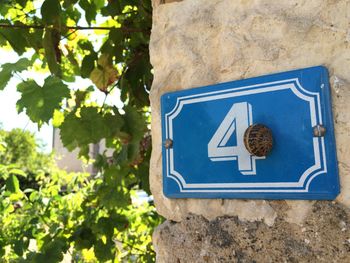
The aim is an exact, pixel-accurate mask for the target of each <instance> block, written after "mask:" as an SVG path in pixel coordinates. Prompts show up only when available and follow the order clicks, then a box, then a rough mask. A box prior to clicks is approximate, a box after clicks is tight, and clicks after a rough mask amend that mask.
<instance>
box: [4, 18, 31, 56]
mask: <svg viewBox="0 0 350 263" xmlns="http://www.w3.org/2000/svg"><path fill="white" fill-rule="evenodd" d="M0 22H1V23H4V24H10V22H9V21H7V20H0ZM19 24H20V23H19ZM20 25H21V24H20ZM0 36H2V37H3V38H5V39H6V40H7V41H8V43H9V44H10V45H11V47H12V48H13V50H14V51H15V52H17V54H18V55H22V54H23V53H24V52H25V51H26V45H27V40H26V39H25V37H24V34H23V29H20V28H16V29H10V28H1V29H0Z"/></svg>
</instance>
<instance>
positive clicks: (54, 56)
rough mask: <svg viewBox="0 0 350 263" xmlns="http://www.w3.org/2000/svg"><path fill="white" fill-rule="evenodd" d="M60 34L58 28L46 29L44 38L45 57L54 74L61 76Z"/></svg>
mask: <svg viewBox="0 0 350 263" xmlns="http://www.w3.org/2000/svg"><path fill="white" fill-rule="evenodd" d="M59 38H60V35H59V33H58V31H57V30H51V29H49V30H46V31H45V35H44V38H43V47H44V49H45V58H46V61H47V64H48V66H49V69H50V71H51V73H52V74H54V75H56V76H58V77H60V76H61V75H62V72H61V66H60V65H59V62H60V55H61V54H60V52H61V51H60V50H59V41H60V39H59Z"/></svg>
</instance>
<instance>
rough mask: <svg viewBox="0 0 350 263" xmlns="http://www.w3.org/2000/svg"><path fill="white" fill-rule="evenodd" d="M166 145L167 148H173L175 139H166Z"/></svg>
mask: <svg viewBox="0 0 350 263" xmlns="http://www.w3.org/2000/svg"><path fill="white" fill-rule="evenodd" d="M164 147H165V148H166V149H169V148H172V147H173V140H171V139H166V140H165V142H164Z"/></svg>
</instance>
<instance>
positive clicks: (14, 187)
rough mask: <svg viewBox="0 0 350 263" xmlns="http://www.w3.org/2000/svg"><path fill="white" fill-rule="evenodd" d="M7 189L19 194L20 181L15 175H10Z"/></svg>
mask: <svg viewBox="0 0 350 263" xmlns="http://www.w3.org/2000/svg"><path fill="white" fill-rule="evenodd" d="M6 189H7V190H8V191H10V192H11V193H18V192H19V190H20V189H19V181H18V178H17V177H16V176H15V175H10V176H9V178H7V180H6Z"/></svg>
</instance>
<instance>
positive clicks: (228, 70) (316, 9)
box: [150, 0, 350, 262]
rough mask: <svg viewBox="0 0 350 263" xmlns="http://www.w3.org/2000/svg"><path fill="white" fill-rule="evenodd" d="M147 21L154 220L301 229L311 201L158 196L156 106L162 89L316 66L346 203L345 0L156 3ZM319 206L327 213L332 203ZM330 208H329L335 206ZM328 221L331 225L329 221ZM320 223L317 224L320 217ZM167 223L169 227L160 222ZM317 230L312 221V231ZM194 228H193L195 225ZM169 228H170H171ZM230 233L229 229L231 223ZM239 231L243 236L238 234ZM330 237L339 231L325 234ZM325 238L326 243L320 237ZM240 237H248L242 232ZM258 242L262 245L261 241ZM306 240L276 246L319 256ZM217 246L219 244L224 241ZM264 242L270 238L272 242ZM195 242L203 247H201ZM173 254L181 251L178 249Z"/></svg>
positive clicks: (349, 11)
mask: <svg viewBox="0 0 350 263" xmlns="http://www.w3.org/2000/svg"><path fill="white" fill-rule="evenodd" d="M155 2H157V0H155V1H154V4H155ZM153 17H154V20H153V29H152V35H151V43H150V55H151V63H152V65H153V66H154V82H153V87H152V90H151V95H150V98H151V104H152V135H153V153H152V159H151V168H150V171H151V189H152V193H153V195H154V199H155V204H156V207H157V210H158V212H159V213H160V214H161V215H163V216H165V217H166V218H167V219H170V220H174V221H181V220H182V219H184V218H186V216H188V214H190V213H192V214H197V215H202V216H203V217H204V218H206V219H209V220H214V221H212V222H217V223H215V224H218V225H221V224H224V223H223V222H224V221H225V219H224V218H221V219H218V220H219V221H215V218H216V217H217V216H223V215H225V216H238V219H237V220H243V221H245V222H252V223H244V224H246V226H247V227H250V226H251V225H254V224H258V226H261V231H263V230H264V231H266V232H267V233H270V234H277V233H275V232H271V231H273V230H272V229H270V228H269V227H268V226H272V225H273V224H275V225H278V226H280V227H281V228H279V229H280V230H281V231H282V226H286V227H287V230H288V231H289V230H290V232H289V233H291V235H292V236H293V235H294V232H293V231H294V228H293V225H294V224H293V225H288V224H287V223H286V222H289V223H296V224H299V225H302V224H303V222H304V220H307V218H309V217H308V214H309V213H311V211H312V209H313V208H312V207H314V206H313V202H310V201H288V202H283V203H280V202H279V201H263V200H260V201H257V200H250V201H244V200H198V199H197V200H196V199H186V200H184V199H177V200H175V199H172V200H170V199H167V198H165V197H164V195H163V193H162V175H161V174H162V162H161V145H162V142H161V125H160V105H159V102H160V96H161V95H162V94H163V93H165V92H169V91H174V90H181V89H188V88H192V87H198V86H203V85H209V84H214V83H219V82H225V81H232V80H237V79H242V78H248V77H253V76H259V75H263V74H269V73H274V72H280V71H287V70H292V69H296V68H303V67H309V66H314V65H320V64H322V65H325V66H327V67H328V69H329V71H330V75H331V86H332V93H333V105H334V107H333V110H334V117H335V129H336V140H337V154H338V159H339V170H340V176H341V187H342V190H341V191H342V192H341V194H340V195H339V197H338V199H337V201H339V202H340V203H342V204H344V205H347V206H349V205H350V176H349V172H350V147H349V141H350V103H349V101H350V74H349V68H350V30H349V28H350V27H349V21H350V1H349V0H337V1H336V0H282V1H274V0H237V1H232V0H185V1H182V2H174V3H171V4H162V5H157V7H156V8H155V9H154V14H153ZM325 207H328V208H329V209H332V205H331V204H329V206H327V205H326V206H325ZM337 207H338V206H336V205H334V209H336V208H337ZM281 211H285V212H284V215H285V218H284V220H285V221H283V224H282V221H279V220H278V218H277V215H278V214H279V213H281ZM327 211H328V210H327ZM329 211H331V210H329ZM330 216H331V215H330ZM200 218H201V217H198V218H197V219H193V220H202V221H203V224H204V225H203V229H202V230H203V231H209V230H208V229H209V226H210V224H214V223H209V222H207V221H206V220H205V219H203V218H202V219H200ZM333 218H334V220H338V219H337V218H336V217H335V216H333ZM316 219H317V218H315V220H316ZM231 220H232V219H231ZM256 220H258V221H263V222H264V223H266V224H267V225H264V224H262V223H254V221H256ZM327 220H331V218H329V219H327ZM344 220H345V219H344ZM185 222H187V221H185ZM191 222H192V221H191ZM193 222H194V221H193ZM232 222H234V220H233V221H232ZM237 222H238V221H237ZM315 222H316V221H315ZM320 222H321V223H322V220H321V221H320ZM184 224H185V225H184ZM198 224H200V223H199V222H198ZM237 224H238V223H237ZM244 224H243V223H239V224H238V225H239V226H242V227H243V226H244ZM250 224H251V225H250ZM166 225H168V226H170V225H171V224H170V223H166ZM316 225H317V224H316V223H315V226H314V227H316ZM185 226H186V223H184V222H183V223H181V224H180V225H179V227H185ZM193 226H195V224H194V223H193ZM174 227H175V228H177V226H176V225H175V226H174ZM197 227H200V226H197ZM334 227H335V226H334ZM233 228H234V225H232V229H233ZM206 229H207V230H206ZM259 229H260V227H259ZM188 230H189V231H190V229H188ZM174 231H175V230H174ZM222 231H224V230H222ZM225 231H228V230H225ZM230 231H231V230H230ZM269 231H270V232H269ZM295 231H296V230H295ZM315 231H316V230H315ZM320 231H321V229H320ZM334 231H335V230H334ZM171 233H175V232H171ZM179 233H180V232H179ZM239 233H241V234H242V238H243V234H244V232H242V231H241V232H238V234H239ZM259 233H260V232H259ZM286 233H288V232H286ZM315 233H316V232H315ZM319 233H321V232H319ZM322 233H323V232H322ZM335 233H338V232H334V233H332V234H331V235H334V234H335ZM257 234H258V233H257ZM309 234H310V235H313V234H312V233H309ZM213 235H214V234H213ZM213 235H212V237H214V236H213ZM281 235H282V233H280V236H278V238H280V239H281V240H282V239H283V236H281ZM300 235H301V234H300ZM303 235H307V233H304V234H303ZM303 235H301V236H303ZM156 236H157V235H156ZM232 236H233V239H232V240H233V241H232V240H231V241H227V242H229V243H230V242H232V244H234V242H237V241H236V237H235V235H233V234H232ZM324 237H325V238H326V235H324ZM342 237H343V235H342ZM247 238H248V239H249V235H248V236H247ZM271 238H272V237H271ZM348 238H349V237H348ZM186 240H187V241H186V242H189V240H191V239H187V238H186ZM203 240H204V239H203ZM264 240H265V241H267V239H264ZM288 240H290V241H288ZM295 240H298V241H295ZM310 240H312V243H311V244H306V245H307V246H306V245H305V242H304V243H300V242H301V241H300V240H299V239H297V237H293V238H292V237H290V238H289V237H288V236H287V237H286V241H285V242H284V243H283V244H285V243H286V242H289V243H288V244H289V245H288V244H287V248H288V247H289V248H293V247H294V248H295V250H296V251H294V252H293V251H291V252H290V253H289V254H290V255H291V257H294V256H297V254H296V253H299V254H300V255H304V254H305V255H304V256H303V257H305V258H306V257H307V255H309V254H308V253H311V254H310V255H311V256H315V255H316V254H315V253H316V252H317V251H318V250H317V249H320V253H321V255H322V253H323V252H322V251H323V250H322V249H321V247H317V245H316V243H317V242H316V241H317V240H318V239H317V237H316V236H313V239H311V236H310ZM220 242H221V241H220ZM222 242H223V243H224V244H226V243H225V242H226V241H222ZM242 242H243V241H242ZM247 242H248V241H247ZM271 242H276V241H273V240H272V239H271ZM337 242H338V241H337ZM339 242H341V241H339ZM342 242H343V241H342ZM344 242H345V241H344ZM314 243H315V244H314ZM169 244H170V243H169ZM201 244H202V243H201ZM232 244H231V243H230V245H229V246H228V247H231V246H233V245H232ZM247 244H248V243H247ZM259 244H260V241H259ZM301 244H302V245H301ZM202 245H203V246H204V245H205V246H209V245H206V244H204V243H203V244H202ZM304 245H305V246H304ZM164 246H166V245H165V244H164ZM255 246H258V245H255ZM341 246H344V245H340V243H339V246H338V245H337V246H336V247H334V249H343V248H342V247H341ZM305 247H306V248H307V249H305ZM309 247H310V249H309ZM327 247H328V248H329V249H330V247H331V244H328V245H327ZM185 249H186V248H184V250H185ZM198 249H199V248H198ZM257 249H258V248H256V250H255V251H256V252H257V251H258V250H257ZM290 250H293V249H290ZM198 251H199V250H198ZM222 251H224V250H222ZM251 251H254V249H253V250H251ZM342 251H343V250H342ZM178 253H179V254H181V253H182V252H181V253H180V252H179V251H178ZM220 253H221V252H220ZM222 253H224V252H222ZM225 253H226V252H225ZM227 253H229V252H227ZM235 253H236V256H237V257H238V258H239V257H246V256H247V257H248V254H247V255H246V254H244V255H242V256H239V255H240V254H239V253H243V252H239V251H236V252H235ZM244 253H247V252H244ZM276 253H277V252H276ZM198 255H199V254H198ZM222 255H223V254H222ZM227 255H228V254H227ZM249 255H250V254H249ZM260 256H261V257H263V256H266V255H260ZM249 257H251V256H249ZM249 257H248V258H249ZM339 257H340V256H339ZM218 258H219V257H218ZM251 258H253V257H251ZM286 260H287V259H286ZM218 261H219V260H218ZM282 261H283V260H282ZM282 261H279V262H282ZM287 261H288V260H287ZM187 262H191V261H190V260H189V261H187ZM210 262H214V261H210Z"/></svg>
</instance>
